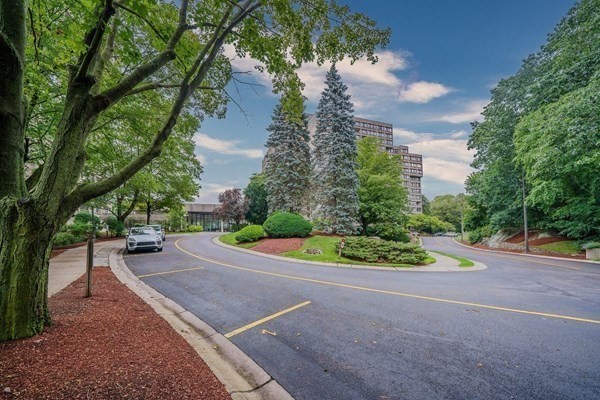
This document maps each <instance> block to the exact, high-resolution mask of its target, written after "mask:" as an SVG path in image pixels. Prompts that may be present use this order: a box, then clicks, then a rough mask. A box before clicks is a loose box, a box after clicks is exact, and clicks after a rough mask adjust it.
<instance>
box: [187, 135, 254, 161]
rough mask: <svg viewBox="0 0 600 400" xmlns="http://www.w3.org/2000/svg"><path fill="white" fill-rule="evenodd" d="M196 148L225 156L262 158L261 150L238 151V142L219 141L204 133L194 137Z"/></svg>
mask: <svg viewBox="0 0 600 400" xmlns="http://www.w3.org/2000/svg"><path fill="white" fill-rule="evenodd" d="M194 141H195V142H196V146H198V147H200V148H203V149H207V150H210V151H214V152H217V153H220V154H226V155H238V156H244V157H247V158H262V157H263V150H262V149H240V148H238V147H237V145H238V144H239V143H240V141H239V140H221V139H216V138H213V137H210V136H208V135H206V134H204V133H197V134H196V135H195V136H194Z"/></svg>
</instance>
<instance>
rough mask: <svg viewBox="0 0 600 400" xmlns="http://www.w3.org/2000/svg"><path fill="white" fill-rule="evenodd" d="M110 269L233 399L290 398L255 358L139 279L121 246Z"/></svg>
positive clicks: (110, 257) (114, 252) (113, 258)
mask: <svg viewBox="0 0 600 400" xmlns="http://www.w3.org/2000/svg"><path fill="white" fill-rule="evenodd" d="M109 261H110V269H111V270H112V271H113V273H114V274H115V275H116V277H117V278H118V279H119V280H120V281H121V282H122V283H123V284H125V285H126V286H127V287H128V288H129V289H131V290H132V291H133V292H134V293H135V294H137V295H138V296H139V297H140V298H141V299H142V300H144V301H145V302H146V303H147V304H148V305H149V306H150V307H152V308H153V309H154V311H156V313H157V314H159V315H160V316H161V317H163V318H164V319H165V320H166V321H167V322H168V323H169V325H171V327H172V328H173V329H174V330H175V331H176V332H177V333H178V334H179V335H181V336H182V337H183V338H184V339H185V340H186V341H187V342H188V343H189V344H190V345H191V346H192V347H193V348H194V350H196V352H197V353H198V354H199V355H200V357H202V359H203V360H204V362H205V363H206V364H207V365H208V366H209V368H210V369H211V370H212V372H213V373H214V374H215V375H216V377H217V378H218V379H219V380H220V381H221V382H222V383H223V385H224V386H225V389H226V390H227V392H228V393H229V394H230V395H231V398H232V399H233V400H293V397H292V396H291V395H290V394H289V393H288V392H287V391H286V390H285V389H284V388H283V387H282V386H281V385H279V383H277V381H275V379H273V378H272V377H271V376H270V375H269V374H267V373H266V372H265V370H264V369H262V368H261V367H260V366H259V365H258V364H257V363H256V362H255V361H254V360H252V359H251V358H250V357H249V356H248V355H246V354H245V353H244V352H243V351H241V350H240V349H239V348H238V347H237V346H236V345H235V344H233V342H231V341H229V340H228V339H226V338H225V337H224V336H223V335H221V334H220V333H218V332H217V331H216V330H214V329H213V328H212V327H211V326H210V325H208V324H207V323H206V322H204V321H202V320H201V319H199V318H198V317H197V316H195V315H194V314H192V313H191V312H189V311H188V310H186V309H185V308H183V307H182V306H180V305H179V304H177V303H175V302H174V301H173V300H171V299H169V298H168V297H165V296H164V295H162V294H161V293H160V292H158V291H156V290H155V289H153V288H151V287H150V286H148V285H147V284H145V283H144V282H142V281H141V280H139V279H138V278H137V277H136V276H135V275H134V274H133V273H132V272H131V271H130V270H129V268H127V265H126V264H125V260H124V259H123V249H114V250H113V251H112V252H111V254H110V256H109Z"/></svg>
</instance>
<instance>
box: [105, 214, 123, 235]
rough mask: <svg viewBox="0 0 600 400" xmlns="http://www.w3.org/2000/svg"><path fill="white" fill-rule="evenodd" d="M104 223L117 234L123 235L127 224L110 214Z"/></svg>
mask: <svg viewBox="0 0 600 400" xmlns="http://www.w3.org/2000/svg"><path fill="white" fill-rule="evenodd" d="M104 223H105V224H106V225H107V226H108V230H109V231H110V232H111V233H112V234H113V235H115V236H121V235H123V232H124V231H125V224H124V223H122V222H121V221H119V220H118V219H117V217H115V216H112V215H111V216H110V217H108V218H106V220H104Z"/></svg>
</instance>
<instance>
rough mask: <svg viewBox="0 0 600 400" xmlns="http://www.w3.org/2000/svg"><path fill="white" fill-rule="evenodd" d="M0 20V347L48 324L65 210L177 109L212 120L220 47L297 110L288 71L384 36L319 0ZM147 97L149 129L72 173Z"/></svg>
mask: <svg viewBox="0 0 600 400" xmlns="http://www.w3.org/2000/svg"><path fill="white" fill-rule="evenodd" d="M0 21H1V22H0V54H2V68H0V96H1V99H0V159H1V160H2V163H0V243H1V244H2V245H1V247H0V340H7V339H12V338H19V337H25V336H31V335H34V334H36V333H39V332H40V331H41V330H42V329H43V328H44V326H45V325H46V324H47V323H48V322H49V321H50V315H49V312H48V306H47V282H48V259H49V256H50V246H51V243H52V239H53V237H54V236H55V234H56V233H57V232H58V230H59V229H60V227H61V226H62V225H63V224H64V223H65V222H66V221H67V219H68V218H69V217H70V216H71V215H72V214H73V212H75V210H77V208H78V207H79V206H81V205H82V204H84V203H86V202H88V201H90V200H92V199H94V198H96V197H100V196H103V195H105V194H107V193H109V192H111V191H112V190H115V189H117V188H119V187H120V186H122V185H123V184H124V183H125V182H127V180H128V179H130V178H131V177H132V176H134V175H135V174H136V173H137V172H138V171H140V170H141V169H143V168H144V167H145V166H146V165H148V164H149V163H150V162H151V161H152V160H153V159H155V158H156V157H158V156H159V155H160V154H161V152H163V150H164V148H165V144H166V143H168V139H169V137H170V136H171V134H172V132H173V130H174V127H175V126H176V125H177V124H178V121H179V118H180V116H182V115H183V114H184V113H186V112H188V111H191V110H193V112H194V113H197V114H198V116H199V117H202V118H204V117H207V116H212V115H216V116H221V117H222V116H223V115H224V112H225V104H226V103H227V99H228V98H229V96H228V94H227V93H226V92H225V90H226V85H227V82H228V81H229V80H230V78H231V65H230V60H229V59H228V58H227V57H226V56H225V55H224V54H223V52H222V49H223V46H224V45H225V44H229V45H231V46H233V48H235V50H236V52H237V53H238V55H248V56H251V57H253V58H254V59H256V60H258V61H260V62H262V63H263V67H262V71H266V72H268V73H270V74H271V75H272V76H273V85H274V90H275V91H276V92H278V93H281V94H282V96H283V97H284V102H283V104H284V108H285V109H286V110H288V111H289V112H290V113H296V114H297V115H300V113H301V112H302V100H301V99H300V98H298V97H297V95H294V93H298V92H299V88H300V86H301V82H300V80H299V78H298V76H297V74H296V70H297V69H298V67H299V66H300V65H301V64H302V63H304V62H309V61H316V62H318V63H319V64H322V63H323V62H325V61H333V62H335V61H338V60H340V59H342V58H343V57H344V56H348V57H349V58H350V59H351V60H356V59H358V58H361V57H363V56H366V57H367V58H368V59H369V60H371V61H375V60H376V57H375V55H374V49H375V47H376V46H379V45H381V44H386V43H387V42H388V40H389V36H390V32H389V30H381V29H378V28H377V26H376V24H375V23H374V22H373V21H372V20H370V19H369V18H368V17H366V16H364V15H362V14H355V13H352V12H351V11H350V10H349V9H348V7H346V6H340V5H338V4H337V3H335V2H334V1H326V0H313V1H311V2H297V1H292V0H288V1H285V0H283V1H276V2H265V1H259V0H247V1H243V2H223V1H215V0H196V1H188V0H181V1H179V2H178V7H176V6H175V5H173V4H169V3H164V2H156V1H153V0H138V1H135V2H128V3H127V5H125V4H123V3H120V2H115V1H113V0H95V1H83V2H71V1H67V0H48V1H35V2H29V3H28V2H27V1H25V0H13V1H10V2H2V6H0ZM336 21H337V22H336ZM28 26H30V30H29V31H28V29H27V27H28ZM152 92H154V93H158V94H160V95H163V96H166V97H167V98H169V99H170V101H169V102H168V107H167V108H166V109H165V110H164V113H162V114H161V115H160V117H161V118H162V119H161V121H162V123H161V124H159V126H160V128H159V129H157V130H154V131H153V133H154V134H153V135H152V136H151V137H150V138H149V140H146V139H145V138H144V137H143V135H142V136H141V137H140V141H139V143H138V147H139V149H140V151H139V153H138V154H137V155H136V156H134V157H131V158H126V159H127V160H128V163H127V164H126V165H125V166H123V167H122V168H120V169H118V170H117V171H116V172H115V173H114V174H112V175H110V176H107V177H100V178H99V179H95V178H94V177H85V175H84V170H85V169H86V162H87V158H88V155H89V153H88V147H89V146H90V145H91V141H92V140H93V135H92V132H93V131H94V130H95V129H97V128H98V127H99V126H100V125H99V124H102V123H106V122H107V120H109V119H110V118H108V117H109V116H110V115H111V111H114V110H115V109H116V107H120V106H125V105H128V104H129V105H131V106H132V107H133V105H132V104H133V103H135V100H139V101H142V102H144V101H146V95H150V93H152ZM45 111H51V112H49V114H48V115H47V116H45V117H42V116H41V114H42V113H44V112H45ZM122 111H124V112H125V111H126V109H123V110H122ZM112 116H113V118H112V119H115V123H117V122H116V120H117V119H118V118H119V114H112ZM143 122H144V121H143V120H142V121H140V129H141V130H142V131H145V132H146V131H147V129H148V127H147V126H144V124H143Z"/></svg>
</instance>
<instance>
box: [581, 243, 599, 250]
mask: <svg viewBox="0 0 600 400" xmlns="http://www.w3.org/2000/svg"><path fill="white" fill-rule="evenodd" d="M581 247H582V248H583V249H584V250H591V249H600V242H588V243H586V244H584V245H583V246H581Z"/></svg>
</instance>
